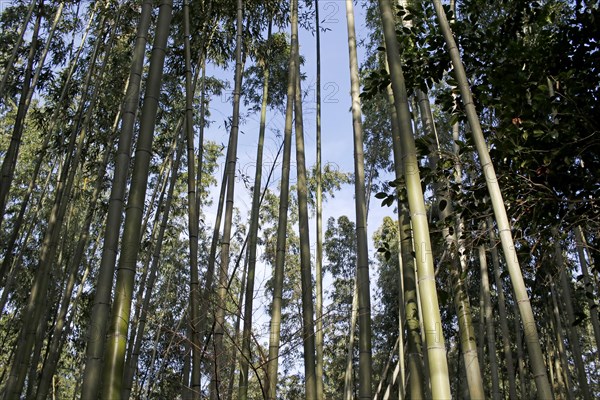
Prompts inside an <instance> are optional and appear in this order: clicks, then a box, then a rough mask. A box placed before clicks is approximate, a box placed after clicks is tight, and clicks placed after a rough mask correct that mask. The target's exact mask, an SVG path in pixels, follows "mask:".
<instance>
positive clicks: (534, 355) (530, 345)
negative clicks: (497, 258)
mask: <svg viewBox="0 0 600 400" xmlns="http://www.w3.org/2000/svg"><path fill="white" fill-rule="evenodd" d="M433 4H434V7H435V10H436V13H437V17H438V21H439V24H440V29H441V31H442V33H443V35H444V39H445V40H446V44H447V46H448V51H449V53H450V58H451V59H452V65H453V66H454V72H455V74H456V78H457V81H458V84H459V89H460V93H461V97H462V101H463V105H464V108H465V110H466V114H467V119H468V121H469V126H470V128H471V133H472V134H473V138H474V142H475V146H476V148H477V152H478V154H479V158H480V162H481V166H482V168H483V172H484V174H485V178H486V183H487V186H488V191H489V194H490V198H491V200H492V207H493V209H494V215H495V216H496V221H497V223H498V230H499V232H500V240H501V242H502V249H503V250H504V255H505V259H506V264H507V268H508V271H509V274H510V277H511V281H512V285H513V290H514V293H515V298H516V301H517V303H518V305H519V312H520V315H521V320H522V323H523V327H524V332H525V338H526V343H527V350H528V353H529V359H530V363H531V369H532V373H533V376H534V380H535V383H536V387H537V397H538V399H540V400H541V399H543V400H548V399H552V390H551V387H550V382H549V381H548V376H547V374H546V366H545V363H544V357H543V354H542V349H541V345H540V340H539V336H538V331H537V327H536V325H535V317H534V315H533V310H532V308H531V303H530V302H529V296H528V294H527V289H526V288H525V282H524V281H523V274H522V272H521V267H520V265H519V260H518V258H517V253H516V250H515V245H514V241H513V238H512V234H511V228H510V223H509V220H508V216H507V214H506V208H505V206H504V200H503V199H502V192H501V191H500V186H499V184H498V179H497V178H496V172H495V171H494V166H493V164H492V160H491V158H490V155H489V151H488V148H487V145H486V142H485V139H484V137H483V132H482V130H481V125H480V124H479V118H478V116H477V112H476V110H475V104H474V103H473V96H472V95H471V89H470V87H469V83H468V80H467V75H466V73H465V70H464V66H463V64H462V61H461V57H460V53H459V51H458V47H457V46H456V42H455V40H454V36H453V34H452V31H451V30H450V25H449V24H448V20H447V19H446V14H445V12H444V9H443V7H442V3H441V1H440V0H433Z"/></svg>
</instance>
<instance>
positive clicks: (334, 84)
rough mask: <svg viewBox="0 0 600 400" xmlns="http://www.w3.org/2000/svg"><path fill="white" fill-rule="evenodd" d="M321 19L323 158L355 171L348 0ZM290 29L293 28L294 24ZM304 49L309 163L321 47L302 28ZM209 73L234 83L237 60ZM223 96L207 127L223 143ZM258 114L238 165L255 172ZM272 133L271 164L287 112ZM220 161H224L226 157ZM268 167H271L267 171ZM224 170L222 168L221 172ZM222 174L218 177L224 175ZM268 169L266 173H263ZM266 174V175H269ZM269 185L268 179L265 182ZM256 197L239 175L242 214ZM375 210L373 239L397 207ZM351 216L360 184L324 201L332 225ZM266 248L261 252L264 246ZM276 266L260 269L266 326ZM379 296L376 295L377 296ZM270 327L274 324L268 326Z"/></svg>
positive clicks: (325, 7)
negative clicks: (267, 294) (267, 288)
mask: <svg viewBox="0 0 600 400" xmlns="http://www.w3.org/2000/svg"><path fill="white" fill-rule="evenodd" d="M319 9H320V18H321V21H322V27H323V28H324V29H327V30H326V31H325V32H323V33H322V34H321V79H322V86H321V88H322V89H321V93H322V94H321V97H322V105H321V120H322V123H321V126H322V160H323V164H326V163H330V164H331V165H333V166H335V167H336V168H338V169H340V170H341V171H343V172H353V171H354V166H353V157H354V156H353V139H352V137H353V136H352V135H353V132H352V116H351V113H350V106H351V101H350V74H349V68H348V44H347V26H346V9H345V2H343V1H322V2H320V4H319ZM355 15H356V34H357V39H358V40H359V41H360V39H362V38H365V37H366V36H367V35H368V34H369V32H368V31H367V29H366V28H365V26H364V12H363V10H362V9H361V8H360V7H355ZM288 29H289V28H288ZM299 40H300V52H301V54H302V56H303V57H305V59H306V62H305V64H304V68H303V71H302V72H303V73H305V74H306V76H307V78H306V80H305V81H304V83H303V90H304V91H306V90H308V92H309V95H308V96H307V98H306V101H305V103H304V109H303V112H304V135H305V145H306V151H307V154H306V165H307V168H309V167H310V166H312V165H314V164H315V160H316V140H315V131H316V127H315V119H316V110H315V108H316V98H315V95H314V93H315V91H314V87H315V83H316V50H315V47H316V46H315V38H314V36H313V35H312V34H311V33H310V32H307V31H305V30H302V29H301V30H300V37H299ZM363 55H364V49H362V48H359V49H358V56H359V62H361V60H362V57H363ZM208 74H213V75H215V76H217V77H219V78H221V79H226V80H227V81H229V82H230V84H231V86H233V65H232V66H231V67H230V68H229V69H228V70H225V71H224V70H222V69H215V68H209V69H208ZM225 97H227V96H223V97H222V100H221V101H216V102H213V103H212V104H211V112H212V115H213V119H214V121H215V122H214V123H213V124H212V125H211V127H210V128H209V129H208V131H207V132H206V137H207V138H208V139H209V140H214V141H216V142H219V143H223V144H225V143H227V138H228V135H229V132H228V131H227V130H226V129H225V128H224V120H225V119H226V118H228V117H229V116H230V115H231V112H232V106H231V103H230V102H229V101H225ZM258 119H259V115H258V114H254V115H252V116H250V117H249V118H248V119H247V120H246V121H245V124H244V125H242V126H240V138H239V145H238V165H237V168H238V170H239V169H241V170H243V171H244V173H245V174H247V175H249V176H251V177H253V176H254V159H255V157H256V140H257V137H258ZM267 120H268V123H267V138H266V144H265V146H266V147H265V156H264V157H265V162H266V163H267V166H266V167H265V168H268V166H270V163H272V161H273V159H274V156H275V153H276V152H277V148H278V145H279V143H280V140H281V139H280V138H274V135H273V130H277V129H278V130H280V131H281V132H283V125H284V121H285V117H284V115H281V114H276V113H273V112H269V114H268V116H267ZM294 154H295V149H294V148H292V162H293V160H294V158H295V157H294ZM220 165H221V166H222V165H224V162H223V161H221V162H220ZM266 170H267V169H265V171H266ZM280 170H281V167H280V166H279V165H278V166H277V168H276V170H275V177H276V178H275V180H274V181H273V182H272V183H271V185H270V187H271V189H272V190H274V191H276V192H277V188H278V180H277V179H278V176H279V174H280ZM220 173H221V172H220ZM220 173H219V174H218V176H220ZM264 176H266V172H264V173H263V177H264ZM295 176H296V171H295V168H293V169H292V171H291V174H290V177H291V179H292V181H295ZM263 179H264V178H263ZM263 185H264V183H263ZM217 191H218V189H215V191H214V196H215V198H216V196H217V195H218V192H217ZM250 203H251V198H250V196H249V195H248V191H247V190H246V189H245V188H244V186H243V184H242V183H241V182H240V181H239V180H238V181H237V182H236V198H235V206H236V207H238V208H239V209H240V211H241V213H242V217H243V218H245V219H246V220H249V215H248V214H247V213H248V211H249V209H250ZM370 204H371V209H370V211H369V222H368V232H369V240H371V237H372V234H373V232H374V231H375V230H376V229H377V228H378V227H379V225H380V224H381V222H382V219H383V217H384V216H386V215H392V214H393V208H390V207H385V208H382V207H381V206H380V201H378V200H376V199H374V198H372V199H371V202H370ZM206 214H207V220H208V221H209V223H211V224H212V223H214V222H213V221H214V211H212V210H210V211H209V210H207V212H206ZM342 215H347V216H348V217H349V218H350V219H351V220H355V208H354V189H353V185H345V186H344V187H343V189H342V190H341V191H340V192H338V193H336V195H335V198H333V199H328V201H327V202H326V203H325V204H324V205H323V222H324V227H325V226H326V222H327V219H328V218H329V217H334V218H336V219H337V218H338V217H340V216H342ZM310 224H311V225H310V227H311V232H310V239H311V247H312V250H313V253H312V255H313V257H314V249H315V243H316V238H315V221H314V219H311V223H310ZM370 247H371V248H370V255H371V256H373V255H374V254H375V249H374V248H373V245H372V244H371V245H370ZM259 252H260V251H259ZM372 267H373V268H372V274H371V276H372V286H371V292H372V294H373V293H375V286H374V283H375V279H374V278H375V274H374V273H373V272H374V271H375V265H374V264H373V265H372ZM269 275H270V271H268V269H265V268H261V270H260V271H257V277H256V286H255V288H256V289H255V290H256V291H255V303H254V304H255V310H256V311H255V313H256V316H255V320H258V321H259V324H264V325H263V326H265V325H266V318H264V309H262V307H261V304H262V305H264V304H266V302H267V301H270V300H269V299H265V298H264V282H266V280H267V279H268V277H269ZM329 282H330V281H329ZM329 282H328V281H325V283H324V288H325V289H327V286H328V283H329ZM372 298H374V296H372ZM266 328H267V329H268V326H266Z"/></svg>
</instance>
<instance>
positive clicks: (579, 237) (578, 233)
mask: <svg viewBox="0 0 600 400" xmlns="http://www.w3.org/2000/svg"><path fill="white" fill-rule="evenodd" d="M574 235H575V244H576V246H577V255H578V257H579V266H580V268H581V273H582V274H583V284H584V285H585V293H586V294H585V296H586V298H587V302H588V306H589V308H590V320H591V321H592V328H593V329H594V338H595V341H596V355H597V357H598V360H599V361H600V322H599V320H598V307H597V306H595V304H596V303H595V301H594V299H595V298H596V297H595V296H594V287H597V286H594V279H593V278H594V277H593V276H592V275H591V274H590V271H589V268H588V265H589V264H588V261H587V260H586V257H585V249H586V248H587V246H586V240H585V236H584V234H583V229H581V226H577V227H575V231H574Z"/></svg>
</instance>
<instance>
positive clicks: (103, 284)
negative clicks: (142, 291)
mask: <svg viewBox="0 0 600 400" xmlns="http://www.w3.org/2000/svg"><path fill="white" fill-rule="evenodd" d="M152 4H153V2H152V0H145V1H144V2H143V3H142V10H141V15H140V21H139V23H138V30H137V38H136V42H135V47H134V50H133V58H132V63H131V71H130V74H129V80H128V82H129V83H128V87H127V93H126V95H125V100H124V103H123V108H122V109H123V111H122V118H123V119H122V124H121V134H120V135H119V144H118V148H117V152H116V157H115V158H116V160H115V167H114V175H113V182H112V186H111V192H110V198H109V202H108V216H107V221H106V227H105V231H104V244H103V249H102V258H101V261H100V266H99V270H98V277H97V280H96V285H95V286H96V292H95V294H94V300H93V305H92V312H91V316H90V324H89V328H88V334H87V336H88V337H87V347H86V362H85V369H84V373H83V383H82V387H81V398H82V400H94V399H96V398H97V397H98V393H99V391H100V387H101V382H102V379H101V371H102V357H103V354H104V348H105V340H106V331H107V326H108V319H109V312H110V302H111V292H112V286H113V275H114V271H115V263H116V259H117V252H118V243H119V232H120V228H121V221H122V211H123V203H124V202H125V192H126V186H127V176H128V170H129V162H130V158H131V144H132V140H133V126H134V124H135V115H136V113H137V108H138V103H139V95H140V82H141V75H142V67H143V65H144V55H145V48H146V41H147V39H146V37H147V35H148V29H149V26H150V22H151V14H152Z"/></svg>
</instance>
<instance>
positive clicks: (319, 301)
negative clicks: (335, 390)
mask: <svg viewBox="0 0 600 400" xmlns="http://www.w3.org/2000/svg"><path fill="white" fill-rule="evenodd" d="M320 23H321V21H320V20H319V0H315V40H316V50H317V65H316V67H317V82H316V86H317V87H316V102H317V104H316V107H317V109H316V124H317V125H316V142H317V154H316V158H317V159H316V163H317V165H316V169H317V176H316V180H317V188H316V189H317V190H316V193H315V197H316V199H315V202H316V203H315V208H316V214H317V215H316V217H317V221H316V235H317V249H316V250H317V252H316V254H315V290H316V292H317V294H316V298H315V307H316V315H315V316H316V336H315V339H316V343H315V344H316V346H317V363H316V366H315V372H316V376H317V398H319V399H322V398H323V396H324V394H323V390H324V389H323V272H322V266H323V188H322V180H323V177H322V171H321V169H322V168H321V26H320Z"/></svg>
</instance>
